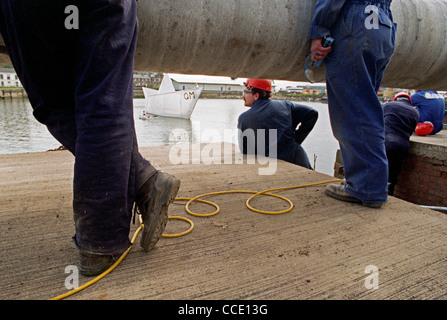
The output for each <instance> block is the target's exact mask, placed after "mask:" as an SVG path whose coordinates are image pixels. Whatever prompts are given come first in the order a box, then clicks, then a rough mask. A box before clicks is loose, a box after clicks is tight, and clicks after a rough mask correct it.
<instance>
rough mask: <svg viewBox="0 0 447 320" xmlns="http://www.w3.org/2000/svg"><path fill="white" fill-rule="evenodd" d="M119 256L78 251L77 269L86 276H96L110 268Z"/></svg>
mask: <svg viewBox="0 0 447 320" xmlns="http://www.w3.org/2000/svg"><path fill="white" fill-rule="evenodd" d="M119 258H120V256H112V255H97V254H90V253H85V252H80V261H79V271H80V272H81V274H82V275H84V276H86V277H92V276H96V275H98V274H101V273H103V272H104V271H106V270H107V269H108V268H110V267H111V266H112V265H113V264H114V263H115V262H116V261H117V260H118V259H119Z"/></svg>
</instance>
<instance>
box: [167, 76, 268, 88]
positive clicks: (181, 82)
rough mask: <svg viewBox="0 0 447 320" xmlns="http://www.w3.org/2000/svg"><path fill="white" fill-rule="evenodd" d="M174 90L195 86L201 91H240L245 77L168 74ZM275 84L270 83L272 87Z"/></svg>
mask: <svg viewBox="0 0 447 320" xmlns="http://www.w3.org/2000/svg"><path fill="white" fill-rule="evenodd" d="M169 76H170V77H171V80H172V84H173V85H174V88H175V90H189V89H192V88H194V87H196V86H199V87H201V88H203V91H215V92H216V91H219V92H231V91H233V92H242V91H243V90H244V86H243V83H244V82H245V81H247V79H245V78H230V77H219V76H204V75H186V74H169ZM274 88H275V86H274V84H272V89H273V90H274Z"/></svg>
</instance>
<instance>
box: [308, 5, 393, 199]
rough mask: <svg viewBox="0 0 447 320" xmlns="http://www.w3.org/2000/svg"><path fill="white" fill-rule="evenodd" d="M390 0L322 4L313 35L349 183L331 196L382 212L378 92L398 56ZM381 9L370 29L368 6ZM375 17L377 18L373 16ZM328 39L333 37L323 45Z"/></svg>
mask: <svg viewBox="0 0 447 320" xmlns="http://www.w3.org/2000/svg"><path fill="white" fill-rule="evenodd" d="M390 5H391V0H369V1H363V0H362V1H361V0H340V1H330V0H318V1H317V2H316V5H315V12H314V16H313V19H312V23H311V28H310V31H309V38H310V39H311V40H312V43H311V50H310V51H311V53H315V54H313V55H312V59H313V60H314V61H320V60H321V59H323V58H324V59H325V60H324V61H325V64H326V84H327V91H328V105H329V116H330V119H331V125H332V131H333V133H334V136H335V138H336V139H337V140H338V141H339V143H340V150H341V154H342V158H343V165H344V174H345V177H346V182H345V183H341V184H330V185H328V186H327V187H326V190H325V192H326V194H327V195H328V196H330V197H333V198H336V199H338V200H342V201H348V202H356V203H361V204H362V205H364V206H366V207H371V208H380V207H382V205H383V203H386V202H387V196H388V191H387V184H388V161H387V157H386V152H385V134H384V131H385V130H384V117H383V108H382V105H381V103H380V100H379V97H378V96H377V92H378V91H379V88H380V85H381V82H382V78H383V74H384V71H385V69H386V67H387V65H388V62H389V61H390V59H391V56H392V54H393V52H394V46H395V36H396V25H395V24H394V23H393V16H392V13H391V9H390ZM368 6H369V7H370V8H375V9H377V16H376V18H375V19H374V21H373V22H374V25H373V26H370V25H368V24H367V23H366V22H367V18H368V17H369V15H368V14H367V13H365V10H366V8H367V7H368ZM373 17H374V16H373ZM325 36H330V37H332V38H334V40H335V41H334V44H333V46H332V47H328V48H325V47H323V43H322V39H323V38H324V37H325Z"/></svg>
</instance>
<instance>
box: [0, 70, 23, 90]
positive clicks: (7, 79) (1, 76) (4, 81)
mask: <svg viewBox="0 0 447 320" xmlns="http://www.w3.org/2000/svg"><path fill="white" fill-rule="evenodd" d="M0 87H17V88H22V87H23V86H22V83H21V82H20V80H19V77H17V73H16V71H15V70H14V69H13V68H0Z"/></svg>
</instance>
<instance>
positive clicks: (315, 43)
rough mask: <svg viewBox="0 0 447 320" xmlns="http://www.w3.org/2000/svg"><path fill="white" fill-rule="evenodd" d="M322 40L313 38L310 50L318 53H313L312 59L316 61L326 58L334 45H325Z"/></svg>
mask: <svg viewBox="0 0 447 320" xmlns="http://www.w3.org/2000/svg"><path fill="white" fill-rule="evenodd" d="M321 40H322V39H321V38H318V39H312V45H311V47H310V52H312V53H316V54H313V55H312V60H313V61H316V62H318V61H320V60H321V59H324V58H325V57H326V56H327V55H328V54H329V52H331V50H332V47H327V48H325V47H323V45H322V43H321Z"/></svg>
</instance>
